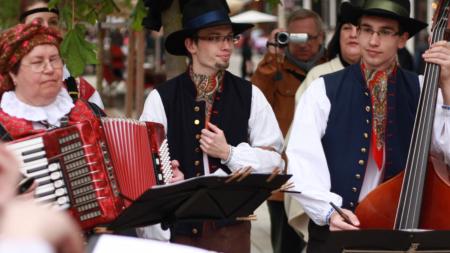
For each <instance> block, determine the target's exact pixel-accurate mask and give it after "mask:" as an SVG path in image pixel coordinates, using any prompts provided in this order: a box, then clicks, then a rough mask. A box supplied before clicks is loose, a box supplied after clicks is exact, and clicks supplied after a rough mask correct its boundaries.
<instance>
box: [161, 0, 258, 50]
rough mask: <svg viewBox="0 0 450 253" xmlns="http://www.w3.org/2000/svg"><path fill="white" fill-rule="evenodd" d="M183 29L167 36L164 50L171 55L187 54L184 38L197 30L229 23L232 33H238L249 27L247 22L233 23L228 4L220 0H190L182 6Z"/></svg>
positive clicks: (250, 25)
mask: <svg viewBox="0 0 450 253" xmlns="http://www.w3.org/2000/svg"><path fill="white" fill-rule="evenodd" d="M182 22H183V29H181V30H179V31H176V32H173V33H171V34H169V36H167V39H166V42H165V46H166V50H167V51H168V52H169V53H171V54H173V55H187V54H188V52H187V50H186V48H185V46H184V40H185V39H186V38H188V37H190V36H192V35H194V34H195V33H196V32H197V31H198V30H200V29H203V28H207V27H212V26H219V25H231V27H232V29H233V33H234V34H239V33H241V32H243V31H245V30H247V29H249V28H251V27H253V25H252V24H248V23H233V22H231V20H230V17H229V16H228V6H227V5H226V2H225V1H220V0H190V1H189V2H187V3H185V5H184V7H183V21H182Z"/></svg>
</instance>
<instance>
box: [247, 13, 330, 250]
mask: <svg viewBox="0 0 450 253" xmlns="http://www.w3.org/2000/svg"><path fill="white" fill-rule="evenodd" d="M283 32H287V34H286V33H283ZM300 33H301V34H303V35H300ZM306 34H307V38H305V37H304V36H305V35H306ZM288 38H289V39H290V40H289V39H288ZM299 41H300V42H299ZM323 43H324V32H323V26H322V20H321V18H320V17H319V15H318V14H317V13H315V12H313V11H311V10H306V9H299V10H297V11H294V12H293V13H291V14H290V15H289V17H288V19H287V31H286V30H284V29H281V28H278V29H275V30H273V31H272V33H271V35H270V38H269V40H268V42H267V49H268V52H267V53H266V55H265V56H264V58H263V59H262V61H261V62H260V63H259V64H258V67H257V69H256V71H255V73H254V74H253V76H252V82H253V83H254V84H255V85H256V86H258V87H259V88H260V89H261V91H262V92H263V93H264V95H265V96H266V98H267V100H268V101H269V103H270V104H271V106H272V108H273V110H274V112H275V116H276V117H277V121H278V124H279V125H280V128H281V131H282V133H283V136H286V134H287V132H288V129H289V126H290V125H291V121H292V119H293V116H294V109H295V93H296V91H297V89H298V87H300V85H301V84H302V82H303V80H304V79H305V77H306V74H307V72H308V71H309V70H310V69H311V68H312V67H314V66H315V65H317V64H320V63H323V62H325V60H326V59H325V54H324V51H325V49H324V47H323ZM282 200H283V195H281V194H280V195H276V196H275V195H274V196H272V197H271V198H270V199H269V200H268V201H267V204H268V207H269V213H270V217H271V235H272V245H273V248H274V252H275V253H281V252H294V251H295V252H300V251H301V249H302V248H303V247H304V245H305V242H304V241H303V239H302V238H300V237H299V236H298V234H297V233H296V232H295V231H294V230H293V229H292V228H291V227H290V226H289V224H288V223H287V218H286V213H285V210H284V204H283V201H282Z"/></svg>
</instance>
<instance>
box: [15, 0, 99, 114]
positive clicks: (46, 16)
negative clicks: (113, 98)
mask: <svg viewBox="0 0 450 253" xmlns="http://www.w3.org/2000/svg"><path fill="white" fill-rule="evenodd" d="M49 2H50V1H49V0H21V1H20V17H19V21H20V23H24V24H28V23H31V22H33V21H34V22H37V23H39V24H40V25H42V26H46V27H53V28H56V29H60V23H59V11H58V9H57V8H49V6H48V4H49ZM63 71H64V72H63V80H64V82H65V84H66V86H67V89H68V90H69V94H70V95H71V97H72V98H73V99H74V101H75V100H76V99H77V98H82V99H84V100H86V101H89V102H92V103H94V104H96V105H97V106H98V107H100V108H101V109H104V105H103V102H102V100H101V97H100V94H99V93H98V92H97V91H96V90H95V88H94V87H93V86H92V85H91V84H90V83H89V82H87V81H86V80H85V79H83V78H81V77H80V78H78V80H76V79H75V78H74V77H72V76H71V75H70V73H69V71H68V69H67V68H66V67H65V66H64V69H63Z"/></svg>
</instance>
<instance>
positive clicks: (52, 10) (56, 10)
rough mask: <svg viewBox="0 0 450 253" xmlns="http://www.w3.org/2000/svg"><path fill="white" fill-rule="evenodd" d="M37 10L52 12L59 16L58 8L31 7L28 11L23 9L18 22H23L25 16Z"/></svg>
mask: <svg viewBox="0 0 450 253" xmlns="http://www.w3.org/2000/svg"><path fill="white" fill-rule="evenodd" d="M39 12H53V13H55V14H56V15H58V16H59V10H58V9H57V8H51V9H50V8H45V7H44V8H36V9H31V10H29V11H25V12H23V13H22V14H21V15H20V18H19V19H20V22H23V21H24V20H25V18H26V17H27V16H29V15H31V14H35V13H39Z"/></svg>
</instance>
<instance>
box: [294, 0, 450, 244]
mask: <svg viewBox="0 0 450 253" xmlns="http://www.w3.org/2000/svg"><path fill="white" fill-rule="evenodd" d="M343 4H344V6H343V8H342V10H343V15H344V16H347V17H352V18H351V20H352V23H354V24H356V25H357V26H358V41H359V44H360V47H361V55H362V59H361V62H360V63H359V64H354V65H350V66H349V67H347V68H345V69H344V70H341V71H338V72H335V73H333V74H329V75H325V76H323V77H322V78H319V79H316V80H315V81H313V83H312V84H311V86H310V87H309V88H308V89H307V90H306V92H305V93H304V95H303V96H302V98H301V99H300V102H299V104H298V106H297V110H296V115H295V116H294V122H293V125H292V132H291V136H290V141H289V144H288V147H287V156H288V159H289V164H288V173H292V174H293V181H294V183H295V186H296V190H297V191H301V192H302V194H296V195H294V196H293V197H294V198H295V199H296V200H298V201H299V202H300V203H301V204H302V205H303V207H304V209H305V211H306V213H307V214H308V216H309V217H310V218H311V220H312V221H313V222H310V225H309V232H310V238H309V244H308V252H320V251H321V245H323V243H324V242H325V240H326V238H327V234H328V231H329V230H355V229H359V228H358V226H359V220H358V218H357V217H356V215H355V214H354V213H353V211H354V209H355V207H356V206H357V204H358V202H359V201H361V200H362V199H363V198H364V197H365V196H366V195H367V194H368V193H369V192H370V191H372V190H373V189H374V188H375V187H376V186H378V185H379V184H380V183H381V182H383V181H385V180H387V179H389V178H392V177H393V176H394V175H396V174H398V173H399V172H400V171H401V170H402V169H403V168H404V167H405V161H406V157H407V153H408V147H409V142H410V140H411V133H412V129H413V125H414V118H415V112H416V109H417V104H418V99H419V95H420V83H421V82H422V78H418V77H417V75H415V74H414V73H412V72H408V71H405V70H403V69H402V68H400V67H399V66H398V63H397V59H396V55H397V49H398V48H402V47H404V46H405V44H406V41H407V40H408V39H409V38H410V37H411V36H413V35H414V34H416V33H417V32H418V31H420V30H421V29H423V28H425V27H426V26H427V24H425V23H423V22H420V21H418V20H415V19H412V18H409V10H410V3H409V1H408V0H402V1H398V0H397V1H393V0H367V1H366V2H365V3H364V5H363V6H362V7H360V8H358V7H354V6H352V5H351V4H349V3H343ZM423 57H424V59H425V61H427V62H431V63H435V64H438V65H440V68H441V75H440V83H439V84H440V88H441V89H440V91H441V92H440V93H439V99H438V103H437V106H436V118H435V122H434V128H433V130H434V134H433V140H432V148H431V150H432V151H433V152H434V154H435V155H437V156H439V157H441V158H442V159H443V160H444V161H449V159H450V132H449V131H448V129H449V127H450V110H449V108H450V107H449V106H448V105H450V45H448V44H447V42H445V41H440V42H437V43H435V44H434V45H432V46H431V48H430V49H429V50H428V51H427V52H425V54H424V55H423ZM441 94H442V95H441ZM295 140H298V141H295ZM330 202H332V203H334V204H336V205H337V206H339V207H342V210H343V211H344V212H345V213H346V214H347V215H348V217H349V219H350V221H351V223H352V224H353V225H351V224H349V223H347V222H345V221H344V219H343V218H342V217H341V216H340V215H339V214H338V213H337V212H336V211H335V210H334V208H333V207H332V206H331V205H330Z"/></svg>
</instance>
